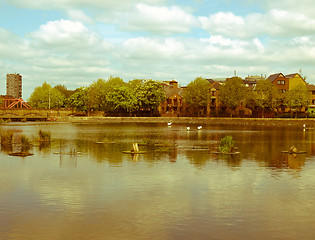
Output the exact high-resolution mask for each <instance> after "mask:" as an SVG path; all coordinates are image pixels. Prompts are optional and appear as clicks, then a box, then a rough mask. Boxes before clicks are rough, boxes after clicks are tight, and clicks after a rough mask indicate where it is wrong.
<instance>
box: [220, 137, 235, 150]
mask: <svg viewBox="0 0 315 240" xmlns="http://www.w3.org/2000/svg"><path fill="white" fill-rule="evenodd" d="M234 144H235V142H234V140H233V138H232V136H226V137H224V138H221V142H220V146H219V151H220V152H221V153H231V152H233V151H234V150H235V146H234Z"/></svg>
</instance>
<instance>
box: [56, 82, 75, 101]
mask: <svg viewBox="0 0 315 240" xmlns="http://www.w3.org/2000/svg"><path fill="white" fill-rule="evenodd" d="M54 89H57V90H58V91H59V92H61V93H62V94H64V95H65V97H66V98H68V97H70V96H71V95H72V94H74V91H72V90H68V89H67V87H66V86H65V85H61V84H59V85H56V86H54Z"/></svg>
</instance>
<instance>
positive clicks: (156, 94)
mask: <svg viewBox="0 0 315 240" xmlns="http://www.w3.org/2000/svg"><path fill="white" fill-rule="evenodd" d="M133 85H134V86H133ZM129 86H131V87H132V88H133V89H134V94H135V96H136V99H137V105H136V109H138V110H147V111H150V114H151V116H152V115H153V113H154V112H155V111H156V110H157V108H158V107H159V106H160V104H161V103H162V102H163V101H165V92H164V90H163V87H162V84H161V83H159V82H157V81H154V80H146V81H138V80H135V81H131V82H129Z"/></svg>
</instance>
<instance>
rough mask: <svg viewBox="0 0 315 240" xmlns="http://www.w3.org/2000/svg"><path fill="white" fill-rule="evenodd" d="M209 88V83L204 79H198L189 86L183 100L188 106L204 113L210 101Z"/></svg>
mask: <svg viewBox="0 0 315 240" xmlns="http://www.w3.org/2000/svg"><path fill="white" fill-rule="evenodd" d="M209 88H210V83H209V81H207V80H206V79H204V78H202V77H197V78H195V80H193V81H192V82H190V83H189V84H188V85H187V87H186V89H185V91H184V93H183V99H184V101H185V102H186V103H187V105H188V106H190V107H192V108H194V109H198V110H202V111H203V112H204V111H205V109H206V108H207V105H208V101H209V94H210V92H209ZM198 113H199V111H198Z"/></svg>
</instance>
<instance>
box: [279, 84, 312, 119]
mask: <svg viewBox="0 0 315 240" xmlns="http://www.w3.org/2000/svg"><path fill="white" fill-rule="evenodd" d="M310 99H311V93H310V92H309V90H308V89H307V87H306V85H305V84H300V85H297V86H295V87H294V88H292V89H290V90H289V91H287V92H286V93H285V94H284V103H285V105H286V106H288V107H289V108H290V111H291V110H292V108H296V115H295V116H297V112H301V110H302V108H303V107H307V106H308V104H309V101H310Z"/></svg>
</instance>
